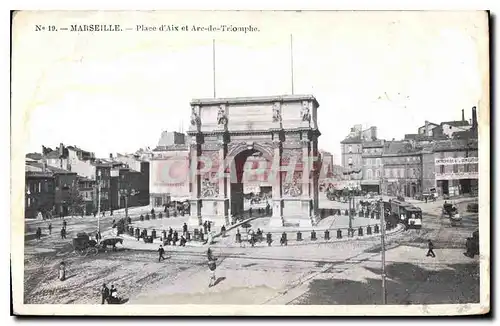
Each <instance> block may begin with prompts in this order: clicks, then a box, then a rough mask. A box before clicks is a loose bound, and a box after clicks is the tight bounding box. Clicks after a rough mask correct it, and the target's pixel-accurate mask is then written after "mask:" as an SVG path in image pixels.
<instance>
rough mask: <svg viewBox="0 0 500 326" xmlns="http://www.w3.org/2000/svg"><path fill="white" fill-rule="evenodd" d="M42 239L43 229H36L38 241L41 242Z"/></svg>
mask: <svg viewBox="0 0 500 326" xmlns="http://www.w3.org/2000/svg"><path fill="white" fill-rule="evenodd" d="M41 237H42V229H41V228H40V227H38V228H37V229H36V240H40V238H41Z"/></svg>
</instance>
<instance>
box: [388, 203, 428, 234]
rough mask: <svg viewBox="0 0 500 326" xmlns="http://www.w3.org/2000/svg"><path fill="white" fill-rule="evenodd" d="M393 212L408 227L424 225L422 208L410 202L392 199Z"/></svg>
mask: <svg viewBox="0 0 500 326" xmlns="http://www.w3.org/2000/svg"><path fill="white" fill-rule="evenodd" d="M391 214H392V215H395V216H397V217H398V218H399V221H400V223H403V224H405V225H406V227H407V228H411V229H420V228H421V227H422V210H421V209H420V208H418V207H415V206H413V205H412V204H410V203H408V202H405V201H401V200H391Z"/></svg>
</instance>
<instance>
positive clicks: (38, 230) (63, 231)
mask: <svg viewBox="0 0 500 326" xmlns="http://www.w3.org/2000/svg"><path fill="white" fill-rule="evenodd" d="M67 225H68V223H67V222H66V220H64V221H63V225H62V227H61V232H60V234H61V239H66V233H67V232H66V226H67ZM47 230H48V231H49V235H51V234H52V223H49V225H48V226H47ZM35 237H36V240H40V239H41V238H42V228H41V227H40V226H39V227H37V228H36V231H35Z"/></svg>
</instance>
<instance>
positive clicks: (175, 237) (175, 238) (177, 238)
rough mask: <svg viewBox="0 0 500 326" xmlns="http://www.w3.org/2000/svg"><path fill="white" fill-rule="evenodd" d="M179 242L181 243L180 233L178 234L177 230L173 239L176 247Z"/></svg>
mask: <svg viewBox="0 0 500 326" xmlns="http://www.w3.org/2000/svg"><path fill="white" fill-rule="evenodd" d="M177 241H179V233H177V230H175V232H174V237H173V244H174V246H175V245H176V243H177Z"/></svg>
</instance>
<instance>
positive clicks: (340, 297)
mask: <svg viewBox="0 0 500 326" xmlns="http://www.w3.org/2000/svg"><path fill="white" fill-rule="evenodd" d="M11 60H12V85H11V86H12V111H11V125H12V138H11V146H12V157H11V160H12V165H11V166H12V199H11V200H12V214H11V219H12V230H11V232H12V237H11V239H12V243H11V266H12V290H13V299H12V300H13V311H14V313H15V314H18V315H137V316H139V315H232V316H234V315H241V316H246V315H282V316H287V315H309V316H318V315H466V314H484V313H487V312H489V309H490V247H489V244H490V208H489V202H490V190H489V179H490V166H489V162H490V159H489V156H490V153H489V142H490V140H489V133H490V122H489V120H490V94H489V80H490V75H489V15H488V12H486V11H461V12H451V11H440V12H426V11H387V12H384V11H345V12H343V11H336V12H334V11H114V12H112V11H107V12H99V11H79V12H78V11H43V12H42V11H18V12H14V13H13V15H12V59H11Z"/></svg>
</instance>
